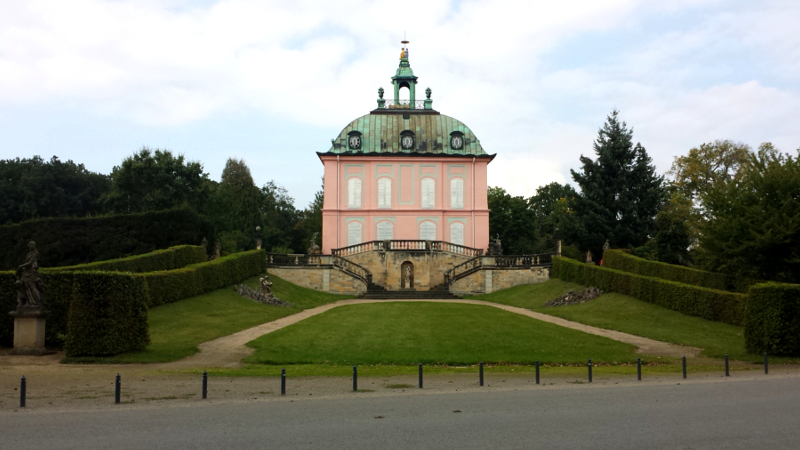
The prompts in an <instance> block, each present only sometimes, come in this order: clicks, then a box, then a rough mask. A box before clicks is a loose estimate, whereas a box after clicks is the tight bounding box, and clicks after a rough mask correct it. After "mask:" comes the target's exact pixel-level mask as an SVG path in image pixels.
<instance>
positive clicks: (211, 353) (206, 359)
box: [159, 299, 701, 369]
mask: <svg viewBox="0 0 800 450" xmlns="http://www.w3.org/2000/svg"><path fill="white" fill-rule="evenodd" d="M381 302H437V303H465V304H470V305H482V306H491V307H493V308H499V309H502V310H504V311H509V312H513V313H516V314H521V315H523V316H527V317H531V318H533V319H536V320H541V321H542V322H548V323H552V324H555V325H559V326H562V327H566V328H571V329H573V330H578V331H583V332H585V333H589V334H594V335H597V336H603V337H607V338H609V339H613V340H615V341H620V342H625V343H627V344H632V345H635V346H637V347H638V349H637V350H636V352H637V353H642V354H647V355H654V356H668V357H681V356H684V355H685V356H687V357H696V356H698V355H699V354H700V351H701V349H699V348H695V347H686V346H681V345H676V344H669V343H666V342H661V341H655V340H652V339H647V338H643V337H640V336H634V335H632V334H628V333H622V332H620V331H612V330H606V329H603V328H597V327H592V326H589V325H584V324H582V323H577V322H572V321H569V320H565V319H561V318H559V317H554V316H549V315H547V314H542V313H538V312H534V311H531V310H529V309H525V308H519V307H516V306H509V305H501V304H498V303H491V302H484V301H481V300H368V299H353V300H340V301H338V302H334V303H329V304H327V305H322V306H318V307H316V308H312V309H307V310H305V311H301V312H299V313H297V314H294V315H291V316H287V317H283V318H281V319H278V320H274V321H272V322H268V323H265V324H262V325H258V326H255V327H253V328H248V329H246V330H242V331H240V332H238V333H234V334H231V335H228V336H223V337H221V338H218V339H214V340H213V341H208V342H204V343H202V344H200V345H199V347H200V353H196V354H194V355H192V356H190V357H188V358H184V359H182V360H180V361H175V362H171V363H165V364H161V365H159V367H161V368H164V369H177V368H189V367H239V366H241V360H242V359H243V358H245V357H247V356H249V355H251V354H252V353H253V352H254V350H253V349H252V348H250V347H247V346H246V345H245V344H247V343H248V342H250V341H252V340H253V339H256V338H258V337H259V336H263V335H265V334H269V333H272V332H273V331H276V330H280V329H281V328H284V327H287V326H289V325H292V324H295V323H297V322H300V321H301V320H304V319H307V318H309V317H312V316H316V315H317V314H322V313H324V312H325V311H329V310H331V309H333V308H336V307H339V306H345V305H360V304H364V303H381Z"/></svg>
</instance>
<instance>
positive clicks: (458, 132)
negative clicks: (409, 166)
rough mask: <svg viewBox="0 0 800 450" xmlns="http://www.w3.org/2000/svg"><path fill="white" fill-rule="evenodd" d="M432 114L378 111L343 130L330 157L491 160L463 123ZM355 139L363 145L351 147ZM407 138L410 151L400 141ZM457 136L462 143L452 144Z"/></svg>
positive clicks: (334, 142)
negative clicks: (377, 155)
mask: <svg viewBox="0 0 800 450" xmlns="http://www.w3.org/2000/svg"><path fill="white" fill-rule="evenodd" d="M432 112H433V114H430V113H429V114H419V113H414V112H410V113H407V114H402V113H397V112H389V111H386V113H383V111H381V110H375V111H373V112H372V113H371V114H367V115H365V116H361V117H359V118H358V119H356V120H354V121H352V122H350V123H349V124H348V125H347V126H346V127H344V129H343V130H342V132H341V133H339V136H338V137H337V138H336V139H333V140H332V141H333V142H332V145H331V149H330V150H329V151H328V153H333V154H349V155H357V154H369V153H387V154H398V155H402V154H410V153H413V154H415V155H419V154H429V155H462V156H464V155H469V156H489V155H488V154H487V153H486V152H485V151H484V150H483V147H482V146H481V143H480V141H479V140H478V138H477V137H475V134H473V133H472V130H470V129H469V127H467V126H466V125H464V123H462V122H461V121H459V120H456V119H454V118H452V117H449V116H445V115H443V114H438V113H436V112H434V111H432ZM354 135H357V136H359V137H360V140H359V141H360V142H359V145H356V146H351V145H350V143H349V141H348V138H350V137H352V136H354ZM406 135H411V136H412V137H413V146H411V148H403V144H402V143H401V138H402V137H403V136H406ZM456 136H457V137H460V138H461V140H460V141H458V140H456V141H453V137H456ZM454 143H460V144H461V145H460V148H453V146H452V145H451V144H454ZM354 147H355V148H354ZM358 147H360V148H358ZM406 147H408V146H406Z"/></svg>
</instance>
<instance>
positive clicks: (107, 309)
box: [0, 272, 148, 356]
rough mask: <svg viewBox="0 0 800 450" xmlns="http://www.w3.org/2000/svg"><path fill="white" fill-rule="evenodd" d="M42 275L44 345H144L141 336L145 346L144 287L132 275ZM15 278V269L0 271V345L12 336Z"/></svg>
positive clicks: (76, 349)
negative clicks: (44, 315) (12, 270)
mask: <svg viewBox="0 0 800 450" xmlns="http://www.w3.org/2000/svg"><path fill="white" fill-rule="evenodd" d="M41 277H42V282H43V283H44V304H45V311H47V312H48V315H47V317H46V321H47V322H46V325H45V342H46V344H47V345H48V346H50V347H60V346H62V345H63V346H64V348H65V350H66V351H67V355H68V356H77V355H89V356H100V355H109V354H113V353H114V352H115V353H121V352H124V351H129V350H137V349H141V348H144V347H143V346H142V342H145V344H144V345H145V346H146V342H147V340H148V335H147V292H146V291H145V284H144V282H143V281H142V280H141V279H139V278H138V277H136V276H135V275H133V274H130V273H127V274H124V273H114V272H45V273H41ZM14 281H15V277H14V273H13V272H0V308H2V310H0V345H3V346H8V347H10V346H12V345H13V342H14V318H13V317H12V316H10V315H8V312H11V311H13V310H14V309H16V307H17V293H16V290H15V289H14ZM93 321H96V322H97V323H96V324H92V322H93ZM142 327H144V328H142ZM92 341H97V342H92ZM109 352H112V353H109Z"/></svg>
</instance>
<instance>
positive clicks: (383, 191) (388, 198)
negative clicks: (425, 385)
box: [378, 178, 392, 208]
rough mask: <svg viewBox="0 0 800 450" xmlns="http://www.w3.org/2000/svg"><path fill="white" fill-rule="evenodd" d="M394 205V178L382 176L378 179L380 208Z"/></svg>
mask: <svg viewBox="0 0 800 450" xmlns="http://www.w3.org/2000/svg"><path fill="white" fill-rule="evenodd" d="M391 207H392V180H390V179H389V178H381V179H380V180H378V208H391Z"/></svg>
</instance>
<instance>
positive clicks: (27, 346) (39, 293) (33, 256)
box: [9, 241, 55, 355]
mask: <svg viewBox="0 0 800 450" xmlns="http://www.w3.org/2000/svg"><path fill="white" fill-rule="evenodd" d="M16 278H17V279H16V281H15V282H14V287H16V289H17V309H16V310H14V311H12V312H10V313H9V314H10V315H11V316H13V317H14V349H13V350H12V351H11V354H12V355H48V354H51V353H55V352H53V351H48V350H47V349H46V348H45V346H44V327H45V315H46V314H47V313H46V312H45V310H44V285H43V284H42V279H41V278H40V277H39V252H37V251H36V243H35V242H33V241H31V242H29V243H28V254H27V256H26V257H25V262H24V263H22V265H20V266H19V267H18V268H17V273H16Z"/></svg>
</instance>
